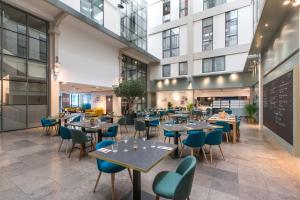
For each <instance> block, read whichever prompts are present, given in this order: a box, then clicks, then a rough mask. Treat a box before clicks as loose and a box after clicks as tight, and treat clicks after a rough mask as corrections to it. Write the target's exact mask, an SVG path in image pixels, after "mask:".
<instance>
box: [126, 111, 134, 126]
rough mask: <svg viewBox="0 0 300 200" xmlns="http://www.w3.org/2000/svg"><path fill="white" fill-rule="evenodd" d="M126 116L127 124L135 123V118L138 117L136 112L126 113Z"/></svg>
mask: <svg viewBox="0 0 300 200" xmlns="http://www.w3.org/2000/svg"><path fill="white" fill-rule="evenodd" d="M124 116H125V119H126V124H127V125H133V124H134V118H136V114H135V113H131V114H126V115H124Z"/></svg>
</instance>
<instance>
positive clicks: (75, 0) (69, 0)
mask: <svg viewBox="0 0 300 200" xmlns="http://www.w3.org/2000/svg"><path fill="white" fill-rule="evenodd" d="M60 1H61V2H63V3H64V4H66V5H68V6H69V7H71V8H73V9H74V10H76V11H78V12H80V0H60Z"/></svg>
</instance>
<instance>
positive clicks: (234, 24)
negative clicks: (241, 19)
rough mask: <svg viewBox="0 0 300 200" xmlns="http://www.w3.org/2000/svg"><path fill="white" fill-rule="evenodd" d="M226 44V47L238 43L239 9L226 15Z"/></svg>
mask: <svg viewBox="0 0 300 200" xmlns="http://www.w3.org/2000/svg"><path fill="white" fill-rule="evenodd" d="M225 20H226V29H225V45H226V47H229V46H234V45H237V44H238V11H237V10H233V11H230V12H227V13H226V15H225Z"/></svg>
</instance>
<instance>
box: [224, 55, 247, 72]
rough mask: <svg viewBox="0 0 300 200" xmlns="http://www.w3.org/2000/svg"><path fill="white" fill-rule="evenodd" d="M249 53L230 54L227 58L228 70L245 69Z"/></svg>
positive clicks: (238, 70)
mask: <svg viewBox="0 0 300 200" xmlns="http://www.w3.org/2000/svg"><path fill="white" fill-rule="evenodd" d="M247 56H248V53H240V54H233V55H228V56H226V58H225V63H226V65H225V67H226V72H240V71H243V69H244V66H245V62H246V59H247Z"/></svg>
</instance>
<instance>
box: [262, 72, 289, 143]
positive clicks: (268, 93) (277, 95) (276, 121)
mask: <svg viewBox="0 0 300 200" xmlns="http://www.w3.org/2000/svg"><path fill="white" fill-rule="evenodd" d="M263 108H264V110H263V111H264V114H263V117H264V125H265V126H266V127H268V128H269V129H271V130H272V131H273V132H274V133H276V134H277V135H278V136H280V137H281V138H282V139H284V140H285V141H287V142H288V143H289V144H291V145H293V71H290V72H288V73H286V74H284V75H282V76H280V77H279V78H276V79H275V80H273V81H271V82H269V83H267V84H265V85H264V90H263Z"/></svg>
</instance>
